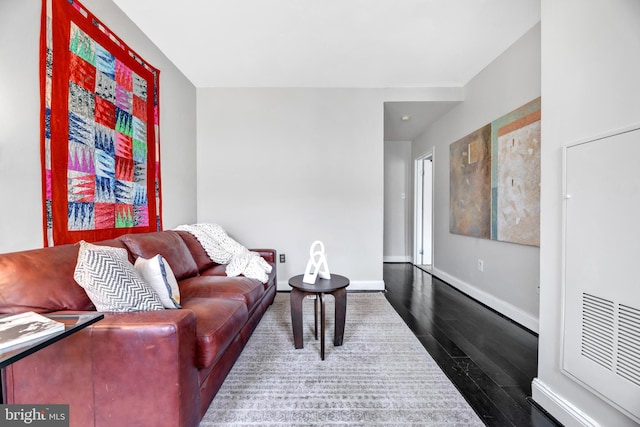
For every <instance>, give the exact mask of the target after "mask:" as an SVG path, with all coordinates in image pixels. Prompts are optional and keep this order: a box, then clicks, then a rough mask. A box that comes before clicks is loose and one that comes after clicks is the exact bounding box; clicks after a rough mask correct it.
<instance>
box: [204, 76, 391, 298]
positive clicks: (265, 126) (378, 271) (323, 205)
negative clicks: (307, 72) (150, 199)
mask: <svg viewBox="0 0 640 427" xmlns="http://www.w3.org/2000/svg"><path fill="white" fill-rule="evenodd" d="M198 221H200V222H215V223H218V224H220V225H222V226H223V227H224V228H225V229H226V230H227V232H228V233H229V234H230V235H231V236H232V237H234V238H236V239H237V240H238V241H240V242H242V243H243V244H245V245H246V246H249V247H254V248H255V247H264V246H267V247H272V248H275V249H276V250H277V251H278V252H279V253H285V254H286V257H287V261H286V263H285V264H279V265H278V279H279V282H280V283H279V287H280V289H290V288H289V287H288V285H287V279H288V278H289V277H290V276H293V275H295V274H300V273H302V272H304V268H305V265H306V262H307V260H308V258H309V246H310V245H311V243H312V242H313V241H314V240H322V241H323V242H324V244H325V248H326V251H327V258H328V262H329V268H330V270H331V272H334V273H337V274H344V275H346V276H347V277H349V278H350V279H351V281H352V286H351V288H350V289H357V288H359V287H360V288H368V289H376V288H377V289H382V288H383V286H384V285H383V282H382V228H383V99H382V97H381V91H378V90H367V89H260V88H258V89H217V88H205V89H198Z"/></svg>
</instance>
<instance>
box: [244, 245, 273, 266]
mask: <svg viewBox="0 0 640 427" xmlns="http://www.w3.org/2000/svg"><path fill="white" fill-rule="evenodd" d="M249 250H250V251H251V252H257V253H258V254H260V256H261V257H262V258H264V259H265V260H266V261H267V262H271V263H273V264H275V263H276V250H275V249H249Z"/></svg>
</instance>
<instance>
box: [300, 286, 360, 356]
mask: <svg viewBox="0 0 640 427" xmlns="http://www.w3.org/2000/svg"><path fill="white" fill-rule="evenodd" d="M303 277H304V275H303V274H300V275H298V276H293V277H292V278H290V279H289V286H291V288H292V289H291V325H292V326H293V342H294V344H295V347H296V348H302V347H303V338H302V300H303V299H304V297H305V296H307V295H315V296H316V300H315V302H314V331H315V335H316V339H318V303H320V358H321V359H322V360H324V325H325V313H324V299H323V295H324V294H331V295H333V297H334V298H335V301H336V303H335V332H334V337H333V345H334V346H336V347H338V346H341V345H342V339H343V337H344V321H345V317H346V314H347V289H346V288H347V286H349V279H347V278H346V277H344V276H340V275H338V274H332V275H331V278H330V279H321V278H320V277H318V279H317V280H316V283H314V284H310V283H304V282H303V281H302V278H303Z"/></svg>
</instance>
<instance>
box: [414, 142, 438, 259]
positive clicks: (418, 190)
mask: <svg viewBox="0 0 640 427" xmlns="http://www.w3.org/2000/svg"><path fill="white" fill-rule="evenodd" d="M435 150H436V148H435V147H432V148H431V150H430V151H427V152H426V153H423V154H421V155H420V156H418V157H417V158H416V159H415V160H414V163H413V170H414V186H413V188H414V215H413V263H414V264H415V265H431V266H433V259H434V253H433V250H434V244H433V231H434V227H433V223H434V221H433V214H434V204H433V199H434V195H435V191H434V190H435V179H434V178H435ZM427 159H431V200H428V201H426V203H425V200H424V191H423V183H424V179H423V174H424V167H423V164H424V163H423V162H424V161H425V160H427ZM427 206H428V208H430V209H431V242H429V244H430V245H431V257H430V258H431V259H429V260H428V261H429V263H428V264H424V261H425V260H422V254H421V251H423V242H422V240H423V224H422V222H423V221H422V219H423V211H424V209H425V207H427ZM420 260H422V264H420V263H419V261H420Z"/></svg>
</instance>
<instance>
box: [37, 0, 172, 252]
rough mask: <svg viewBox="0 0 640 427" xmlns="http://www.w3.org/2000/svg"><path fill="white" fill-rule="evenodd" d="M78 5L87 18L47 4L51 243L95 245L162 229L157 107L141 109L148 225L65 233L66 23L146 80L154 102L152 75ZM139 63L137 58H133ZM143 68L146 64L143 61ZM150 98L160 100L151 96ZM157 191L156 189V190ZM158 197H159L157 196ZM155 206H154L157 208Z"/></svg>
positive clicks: (60, 0)
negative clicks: (50, 57)
mask: <svg viewBox="0 0 640 427" xmlns="http://www.w3.org/2000/svg"><path fill="white" fill-rule="evenodd" d="M46 2H47V0H43V2H42V7H43V10H42V30H41V37H40V61H41V65H40V91H41V97H42V108H41V135H42V138H41V142H42V144H41V153H42V171H43V173H42V185H43V209H44V218H43V227H44V242H45V246H48V245H49V242H48V240H49V239H48V236H47V230H48V228H47V227H48V225H47V212H46V206H45V204H46V198H47V194H46V181H47V178H46V165H45V162H46V160H45V111H46V105H45V86H46V66H45V63H46V56H47V42H46V24H47V22H46V20H47V16H46ZM74 3H76V4H77V5H78V6H80V7H81V8H82V9H84V11H86V12H87V15H88V16H86V17H85V16H84V15H83V14H81V13H80V12H79V11H78V10H77V9H76V8H75V7H74V6H73V5H72V4H71V3H70V2H69V1H68V0H51V4H52V12H51V13H52V17H53V21H54V22H53V24H52V33H53V45H54V53H53V77H52V85H51V106H52V111H51V123H50V132H51V200H52V221H53V230H52V232H53V244H54V245H58V244H65V243H75V242H78V241H80V240H86V241H89V242H95V241H100V240H107V239H112V238H115V237H117V236H120V235H123V234H128V233H143V232H149V231H157V230H160V229H161V228H162V224H161V215H160V214H161V211H160V208H161V198H160V197H159V198H158V200H156V188H155V187H156V182H157V183H158V186H160V168H159V166H160V153H156V132H155V126H156V125H157V123H156V120H155V115H156V113H157V114H159V111H157V112H156V111H155V110H156V107H155V106H154V102H153V101H150V102H147V103H146V104H147V105H146V123H147V207H148V225H147V226H136V227H126V228H115V227H114V228H108V229H93V230H68V221H67V218H68V216H67V215H68V201H67V193H68V186H67V162H68V135H69V110H68V102H69V100H68V99H69V77H70V69H69V66H68V64H69V60H70V56H71V52H70V50H69V38H70V37H69V34H70V27H71V22H73V23H74V24H75V25H77V26H78V28H80V29H81V30H82V31H84V32H85V33H86V34H87V35H89V36H90V37H91V38H92V39H93V40H94V41H95V42H97V43H99V44H100V45H101V46H103V47H104V48H105V49H107V50H108V51H109V52H110V53H111V54H112V55H114V56H115V57H116V58H117V59H118V60H119V61H121V62H122V63H124V64H125V65H126V66H128V67H129V68H130V69H131V70H133V71H134V72H135V73H136V74H137V75H138V76H140V77H141V78H143V79H144V80H146V82H147V88H148V97H149V98H150V99H151V100H153V97H154V88H155V89H157V86H156V84H155V83H154V73H152V72H151V71H149V70H148V69H147V68H145V67H144V66H143V65H141V64H140V63H139V62H138V61H137V60H136V59H134V58H133V57H132V56H131V54H130V52H131V53H132V54H134V55H136V56H137V54H135V52H133V51H132V50H131V49H129V48H128V47H127V46H126V45H125V44H124V43H122V41H121V40H119V39H118V38H117V37H115V36H114V35H113V33H111V32H110V31H109V30H108V29H107V27H106V26H105V25H104V24H102V22H100V21H99V20H98V19H97V18H96V17H95V16H93V15H92V14H91V13H90V12H88V10H87V9H86V8H84V6H82V5H81V4H80V3H78V2H77V1H75V0H74ZM98 25H100V26H102V27H103V28H104V29H107V30H106V31H107V32H108V33H109V35H111V36H112V37H113V38H115V39H116V40H117V41H118V42H119V43H120V44H121V45H120V46H119V45H118V44H117V43H115V42H114V41H113V40H112V39H111V37H109V35H107V34H105V32H103V31H102V30H101V29H99V28H98ZM137 57H138V58H140V57H139V56H137ZM145 64H146V65H147V66H149V65H148V63H146V62H145ZM154 71H155V78H158V79H159V71H158V70H155V69H154ZM155 96H158V98H159V96H160V94H159V93H157V92H156V95H155ZM158 190H159V191H160V188H159V189H158ZM160 194H161V193H160ZM156 203H157V204H158V205H156Z"/></svg>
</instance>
